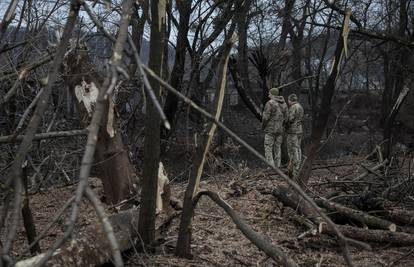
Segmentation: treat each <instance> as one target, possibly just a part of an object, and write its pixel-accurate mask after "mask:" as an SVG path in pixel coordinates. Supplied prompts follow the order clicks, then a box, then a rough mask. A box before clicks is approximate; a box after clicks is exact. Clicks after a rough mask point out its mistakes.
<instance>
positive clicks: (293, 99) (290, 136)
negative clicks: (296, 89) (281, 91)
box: [286, 94, 304, 176]
mask: <svg viewBox="0 0 414 267" xmlns="http://www.w3.org/2000/svg"><path fill="white" fill-rule="evenodd" d="M288 104H289V110H288V118H287V127H286V128H287V129H286V132H287V140H286V142H287V147H288V155H289V160H290V161H291V164H292V165H293V175H294V176H296V175H298V173H299V170H300V165H301V161H302V150H301V148H300V145H301V143H302V138H303V127H302V122H303V114H304V112H303V107H302V106H301V105H300V104H299V103H298V97H297V96H296V95H295V94H291V95H289V97H288Z"/></svg>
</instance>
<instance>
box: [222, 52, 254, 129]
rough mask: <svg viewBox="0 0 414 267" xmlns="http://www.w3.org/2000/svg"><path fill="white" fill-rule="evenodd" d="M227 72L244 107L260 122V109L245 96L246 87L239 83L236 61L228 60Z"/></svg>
mask: <svg viewBox="0 0 414 267" xmlns="http://www.w3.org/2000/svg"><path fill="white" fill-rule="evenodd" d="M229 70H230V74H231V77H232V78H233V82H234V87H236V90H237V93H238V94H239V96H240V98H241V99H242V101H243V102H244V104H245V105H246V107H247V108H248V109H249V110H250V111H251V112H252V113H253V115H254V116H255V117H256V119H258V120H259V121H262V113H261V111H260V108H259V107H258V106H257V105H256V103H254V101H253V99H252V98H251V97H250V96H249V95H248V94H247V92H246V87H245V86H244V85H243V83H241V82H240V81H242V79H241V78H240V76H239V73H238V71H237V68H236V61H235V60H234V59H232V58H230V59H229Z"/></svg>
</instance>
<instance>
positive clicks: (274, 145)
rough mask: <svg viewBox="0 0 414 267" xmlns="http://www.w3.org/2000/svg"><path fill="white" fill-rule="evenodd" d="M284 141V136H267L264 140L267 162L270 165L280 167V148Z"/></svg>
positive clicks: (268, 134)
mask: <svg viewBox="0 0 414 267" xmlns="http://www.w3.org/2000/svg"><path fill="white" fill-rule="evenodd" d="M282 141H283V134H281V133H277V134H271V133H266V134H265V140H264V149H265V157H266V160H267V162H269V163H270V164H272V165H274V166H276V167H278V168H279V167H280V158H281V149H280V146H281V144H282Z"/></svg>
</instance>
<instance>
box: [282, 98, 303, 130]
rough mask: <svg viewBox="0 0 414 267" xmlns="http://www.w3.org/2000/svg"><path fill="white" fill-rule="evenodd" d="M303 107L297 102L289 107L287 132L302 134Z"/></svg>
mask: <svg viewBox="0 0 414 267" xmlns="http://www.w3.org/2000/svg"><path fill="white" fill-rule="evenodd" d="M303 113H304V112H303V108H302V106H301V105H300V104H299V103H298V102H296V103H294V104H293V105H291V106H290V107H289V112H288V119H287V127H286V131H287V133H293V134H300V133H303V128H302V123H303Z"/></svg>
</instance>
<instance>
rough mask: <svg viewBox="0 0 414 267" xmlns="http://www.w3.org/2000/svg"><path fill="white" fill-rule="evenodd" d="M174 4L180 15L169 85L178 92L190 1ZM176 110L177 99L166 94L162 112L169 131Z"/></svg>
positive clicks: (183, 67)
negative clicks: (168, 124) (168, 125)
mask: <svg viewBox="0 0 414 267" xmlns="http://www.w3.org/2000/svg"><path fill="white" fill-rule="evenodd" d="M176 3H177V8H178V11H179V13H180V20H179V24H178V35H177V46H176V48H175V61H174V66H173V69H172V72H171V78H170V84H171V86H172V87H174V88H175V89H177V90H178V91H181V90H182V86H183V85H182V83H183V77H184V70H185V59H186V51H187V42H188V40H187V35H188V31H189V28H190V27H189V23H190V15H191V3H192V1H176ZM177 109H178V97H177V96H176V95H174V94H173V93H171V92H168V93H167V98H166V99H165V106H164V112H165V115H166V116H167V119H168V121H169V122H170V124H171V129H173V128H174V126H175V122H176V113H177Z"/></svg>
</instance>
